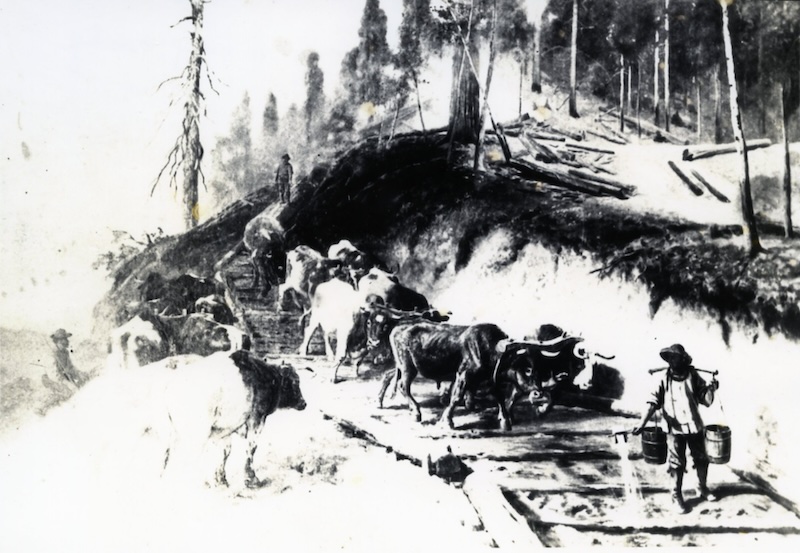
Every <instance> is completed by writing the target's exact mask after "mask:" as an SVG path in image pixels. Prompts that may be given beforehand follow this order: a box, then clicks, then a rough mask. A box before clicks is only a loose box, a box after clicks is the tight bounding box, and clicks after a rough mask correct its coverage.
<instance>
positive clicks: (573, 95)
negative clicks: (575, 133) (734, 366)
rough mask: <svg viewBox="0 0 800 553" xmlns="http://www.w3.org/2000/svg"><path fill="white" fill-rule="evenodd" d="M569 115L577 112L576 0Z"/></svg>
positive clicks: (570, 61)
mask: <svg viewBox="0 0 800 553" xmlns="http://www.w3.org/2000/svg"><path fill="white" fill-rule="evenodd" d="M569 115H570V117H580V115H579V114H578V0H572V50H571V55H570V59H569Z"/></svg>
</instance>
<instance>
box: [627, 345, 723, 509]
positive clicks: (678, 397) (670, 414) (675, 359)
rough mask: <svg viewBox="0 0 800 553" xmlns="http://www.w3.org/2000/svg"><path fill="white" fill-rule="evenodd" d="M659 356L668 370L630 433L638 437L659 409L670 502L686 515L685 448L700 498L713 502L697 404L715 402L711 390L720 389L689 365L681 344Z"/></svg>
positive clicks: (717, 384)
mask: <svg viewBox="0 0 800 553" xmlns="http://www.w3.org/2000/svg"><path fill="white" fill-rule="evenodd" d="M660 355H661V357H662V359H664V360H665V361H666V362H667V364H668V365H669V367H667V369H666V371H665V373H664V375H663V376H662V377H661V380H660V381H659V383H658V387H657V388H656V390H655V392H653V395H652V397H651V398H650V400H649V401H648V404H649V408H648V410H647V412H646V413H645V414H644V416H643V417H642V419H641V421H640V422H639V424H638V425H637V426H636V427H635V428H634V429H633V430H632V433H633V434H641V432H642V430H643V429H644V427H645V425H646V424H647V422H648V421H649V420H650V418H651V417H652V416H653V415H654V414H655V412H656V411H657V410H659V409H660V410H661V412H662V414H663V416H664V421H666V423H667V428H668V434H669V440H668V443H669V445H668V454H669V460H668V462H669V473H670V475H672V477H673V478H674V484H675V486H674V488H673V491H672V501H673V504H674V507H675V510H676V511H677V512H679V513H686V512H688V509H687V508H686V503H685V502H684V500H683V491H682V486H683V475H684V473H685V472H686V446H687V445H688V446H689V451H690V452H691V454H692V459H693V460H694V466H695V469H696V470H697V479H698V482H699V490H698V491H699V495H700V498H701V499H704V500H708V501H716V500H717V498H716V496H715V495H714V494H713V493H711V492H710V491H709V490H708V486H707V484H706V481H707V477H708V456H707V455H706V446H705V425H704V424H703V420H702V418H700V410H699V405H700V404H702V405H705V406H709V405H711V403H712V402H713V401H714V391H715V390H716V389H717V388H719V383H718V382H717V381H716V379H712V381H711V383H710V384H708V383H706V381H705V380H703V379H702V378H701V377H700V375H699V374H698V372H697V369H696V368H695V367H694V366H692V358H691V356H690V355H689V354H688V353H686V350H685V349H684V348H683V346H682V345H681V344H674V345H672V346H670V347H668V348H664V349H662V350H661V352H660Z"/></svg>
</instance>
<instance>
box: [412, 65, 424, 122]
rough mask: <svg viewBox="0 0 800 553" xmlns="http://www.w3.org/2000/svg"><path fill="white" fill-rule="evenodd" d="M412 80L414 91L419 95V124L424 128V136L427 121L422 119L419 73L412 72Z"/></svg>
mask: <svg viewBox="0 0 800 553" xmlns="http://www.w3.org/2000/svg"><path fill="white" fill-rule="evenodd" d="M411 78H412V79H413V80H414V90H415V91H416V93H417V111H418V112H419V124H420V126H422V134H423V135H425V133H426V131H425V120H424V119H423V118H422V101H421V100H420V98H419V81H418V80H417V72H416V71H414V70H413V69H412V70H411Z"/></svg>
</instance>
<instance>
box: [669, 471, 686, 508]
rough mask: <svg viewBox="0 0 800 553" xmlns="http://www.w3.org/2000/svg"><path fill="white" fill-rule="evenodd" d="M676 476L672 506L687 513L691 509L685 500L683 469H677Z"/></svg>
mask: <svg viewBox="0 0 800 553" xmlns="http://www.w3.org/2000/svg"><path fill="white" fill-rule="evenodd" d="M674 478H675V488H674V489H673V490H672V508H673V510H674V511H675V512H676V513H678V514H680V515H685V514H686V513H688V512H689V509H687V508H686V503H685V502H684V501H683V491H682V490H681V488H682V487H683V469H680V468H678V469H675V474H674Z"/></svg>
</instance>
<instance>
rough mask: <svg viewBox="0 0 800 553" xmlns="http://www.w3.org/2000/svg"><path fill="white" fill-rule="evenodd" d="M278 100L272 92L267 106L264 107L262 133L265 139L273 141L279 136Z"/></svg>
mask: <svg viewBox="0 0 800 553" xmlns="http://www.w3.org/2000/svg"><path fill="white" fill-rule="evenodd" d="M278 127H279V122H278V99H277V98H275V95H274V94H273V93H272V92H270V93H269V96H268V97H267V105H266V106H265V107H264V115H263V117H262V127H261V130H262V133H263V136H264V139H265V141H266V139H272V138H275V136H276V135H277V134H278Z"/></svg>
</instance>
